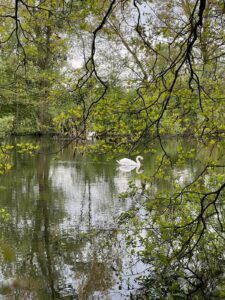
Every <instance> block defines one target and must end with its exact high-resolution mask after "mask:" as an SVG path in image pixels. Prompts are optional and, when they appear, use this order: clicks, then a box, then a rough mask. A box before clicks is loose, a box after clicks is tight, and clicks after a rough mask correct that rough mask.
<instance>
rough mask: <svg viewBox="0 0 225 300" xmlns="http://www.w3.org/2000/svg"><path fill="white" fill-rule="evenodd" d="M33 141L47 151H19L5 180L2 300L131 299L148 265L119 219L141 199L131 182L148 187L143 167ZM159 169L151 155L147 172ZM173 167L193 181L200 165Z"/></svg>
mask: <svg viewBox="0 0 225 300" xmlns="http://www.w3.org/2000/svg"><path fill="white" fill-rule="evenodd" d="M18 141H20V142H21V141H27V140H26V139H24V140H21V139H20V140H17V142H18ZM29 141H31V142H33V143H34V144H35V143H36V144H39V145H40V152H42V154H39V155H35V156H33V157H30V156H28V155H20V154H15V155H14V157H13V162H12V163H13V169H12V170H11V171H10V172H9V173H7V174H6V175H4V176H2V177H1V181H0V195H1V197H0V208H1V209H5V211H6V212H7V213H8V214H9V219H1V223H0V226H1V233H0V246H1V252H2V255H1V268H0V295H1V296H0V297H2V298H0V299H43V300H44V299H81V300H83V299H84V300H85V299H113V300H115V299H130V296H131V293H132V292H133V289H135V288H137V286H136V284H135V276H136V274H139V273H140V272H143V271H144V269H145V266H144V265H143V264H142V263H141V262H138V263H136V262H134V261H132V259H131V257H129V253H128V252H127V251H126V249H125V247H124V243H123V238H122V236H120V235H121V233H120V232H119V231H118V223H117V218H118V216H119V215H120V213H121V212H124V211H126V210H128V209H129V208H131V207H132V206H134V205H135V203H134V200H131V199H130V200H129V199H126V200H122V199H120V198H119V194H120V193H121V192H125V191H126V190H127V188H128V185H129V182H130V181H133V182H135V183H136V184H137V185H140V186H141V184H142V182H141V179H140V177H139V175H138V174H137V172H136V170H132V171H129V172H125V171H124V170H119V169H118V167H117V164H116V160H111V161H107V160H105V159H104V158H103V157H102V158H100V159H99V160H95V159H94V158H92V157H88V158H87V157H84V156H82V155H81V154H74V145H73V144H70V145H69V146H68V147H65V148H62V149H61V147H62V144H61V143H60V142H57V141H54V140H51V139H41V140H40V139H38V140H35V139H33V140H32V139H29ZM60 149H61V151H60ZM51 153H57V154H51ZM153 170H154V156H153V155H147V154H146V155H145V163H144V168H143V173H142V174H145V175H146V176H148V175H150V174H151V173H152V172H153ZM173 172H175V173H174V176H175V177H176V176H177V177H178V178H179V180H180V179H181V180H183V181H184V182H186V181H188V180H190V177H191V176H192V174H193V173H194V172H195V168H194V167H193V166H191V165H190V166H187V167H186V168H185V169H184V170H173ZM179 172H180V173H179ZM152 188H153V189H157V188H158V187H157V186H155V187H152Z"/></svg>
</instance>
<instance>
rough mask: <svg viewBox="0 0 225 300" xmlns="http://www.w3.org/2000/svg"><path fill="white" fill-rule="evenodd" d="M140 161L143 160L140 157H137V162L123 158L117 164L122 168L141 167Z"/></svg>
mask: <svg viewBox="0 0 225 300" xmlns="http://www.w3.org/2000/svg"><path fill="white" fill-rule="evenodd" d="M140 159H141V160H143V157H142V156H140V155H139V156H137V157H136V161H134V160H132V159H129V158H122V159H120V160H117V162H118V164H119V165H121V166H134V167H140V165H141V162H140Z"/></svg>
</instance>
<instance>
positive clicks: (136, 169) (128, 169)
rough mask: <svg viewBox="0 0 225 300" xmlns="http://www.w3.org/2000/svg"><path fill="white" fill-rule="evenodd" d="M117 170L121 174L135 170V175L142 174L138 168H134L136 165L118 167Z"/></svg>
mask: <svg viewBox="0 0 225 300" xmlns="http://www.w3.org/2000/svg"><path fill="white" fill-rule="evenodd" d="M117 169H118V170H119V171H121V172H131V171H132V170H135V171H136V173H137V174H141V173H143V170H140V166H136V165H133V166H132V165H129V166H126V165H120V166H119V167H118V168H117Z"/></svg>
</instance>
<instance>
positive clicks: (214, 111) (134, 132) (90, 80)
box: [0, 0, 225, 299]
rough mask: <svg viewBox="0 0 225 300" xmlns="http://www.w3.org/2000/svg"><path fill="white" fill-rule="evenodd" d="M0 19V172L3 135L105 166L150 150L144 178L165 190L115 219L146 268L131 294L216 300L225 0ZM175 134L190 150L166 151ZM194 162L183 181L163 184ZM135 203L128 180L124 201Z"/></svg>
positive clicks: (60, 6)
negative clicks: (34, 140) (46, 143)
mask: <svg viewBox="0 0 225 300" xmlns="http://www.w3.org/2000/svg"><path fill="white" fill-rule="evenodd" d="M0 20H1V22H0V54H1V56H0V75H1V77H0V78H1V79H0V108H1V109H0V135H1V138H2V144H1V150H2V153H1V154H0V159H1V165H0V166H1V172H2V173H3V172H5V171H6V170H8V169H10V162H9V160H10V158H9V152H10V151H11V150H12V146H11V145H9V144H6V143H4V138H6V137H7V136H9V135H27V134H38V135H45V134H46V135H47V134H48V135H49V138H52V137H53V136H54V137H56V138H61V139H68V140H73V141H76V142H77V146H76V147H77V148H76V149H77V151H80V152H81V153H83V154H88V153H94V154H100V153H104V154H107V155H108V158H109V159H111V158H112V157H115V156H117V157H118V156H120V155H122V154H124V153H126V154H137V153H139V151H140V148H141V149H143V148H144V150H142V151H144V152H145V151H146V152H151V151H152V153H153V152H154V147H153V145H154V143H158V144H159V146H160V147H159V151H158V153H157V155H156V164H157V168H156V169H157V171H156V172H155V174H153V175H152V177H151V178H144V179H145V181H146V182H147V183H152V182H155V181H157V180H159V179H161V178H167V180H170V182H171V189H170V191H168V190H167V191H163V192H162V191H161V192H160V193H153V192H152V191H151V190H148V189H147V188H146V190H144V192H143V191H142V195H141V196H142V197H144V198H145V202H144V204H143V202H142V205H141V206H140V205H139V206H137V207H135V208H134V209H133V210H131V211H128V212H126V213H124V214H122V215H121V217H120V221H119V223H120V225H121V227H122V228H124V229H126V226H128V228H129V234H128V235H127V238H126V240H127V244H128V247H131V248H132V249H131V253H136V248H135V246H136V244H137V243H138V244H141V245H142V249H143V250H142V251H139V253H138V255H139V257H140V259H142V260H143V261H145V262H146V263H147V264H149V265H150V269H151V273H150V275H145V276H140V279H139V280H140V284H141V289H140V290H139V291H137V293H139V294H138V295H137V299H141V298H140V297H146V298H143V299H224V297H225V285H224V267H225V262H224V244H225V243H224V238H225V236H224V226H225V219H224V200H225V197H224V196H225V192H224V188H225V175H224V166H225V162H224V154H225V151H224V148H225V141H224V136H225V118H224V116H225V105H224V104H225V93H224V84H225V79H224V63H225V3H224V1H221V0H191V1H186V0H168V1H163V0H157V1H156V0H151V1H150V0H149V1H148V0H146V1H142V0H133V1H131V0H105V1H103V0H97V1H89V0H84V1H74V0H58V1H57V0H1V3H0ZM93 132H94V134H95V137H96V140H95V142H94V143H86V140H87V139H88V137H89V135H90V133H93ZM178 136H179V137H185V139H186V141H187V143H189V144H190V149H189V151H184V149H183V148H182V147H180V148H179V149H178V151H177V152H176V153H170V152H169V151H167V147H166V142H165V140H168V139H172V137H178ZM193 140H194V141H195V145H197V146H195V147H191V144H192V143H191V141H193ZM17 148H18V149H17V150H18V151H20V152H26V151H28V152H33V151H35V150H36V147H35V146H33V145H31V144H30V145H29V144H27V145H22V144H21V145H17ZM194 157H195V159H196V160H198V161H200V167H199V170H198V173H197V174H196V177H195V178H193V180H192V181H191V182H190V183H189V184H188V185H185V186H181V185H180V184H179V183H178V182H177V181H174V180H173V179H172V178H169V175H168V172H167V170H168V168H170V167H171V166H182V164H184V162H185V161H186V160H191V159H193V158H194ZM196 157H197V158H196ZM143 194H144V196H143ZM141 196H140V191H138V189H137V187H135V185H131V187H130V190H129V191H128V192H127V193H126V194H124V195H122V196H121V197H123V198H124V199H125V198H126V197H137V198H138V197H141ZM143 209H144V210H145V217H140V215H141V214H142V213H143ZM143 229H144V230H145V234H144V235H143V234H141V231H142V230H143ZM131 230H133V232H132V234H131V233H130V231H131ZM136 254H137V253H136ZM143 295H144V296H143ZM134 297H135V296H134Z"/></svg>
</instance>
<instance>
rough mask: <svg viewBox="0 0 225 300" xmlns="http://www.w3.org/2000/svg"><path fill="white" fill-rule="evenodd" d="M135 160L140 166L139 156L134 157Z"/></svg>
mask: <svg viewBox="0 0 225 300" xmlns="http://www.w3.org/2000/svg"><path fill="white" fill-rule="evenodd" d="M136 162H137V165H138V167H140V165H141V162H140V158H139V157H136Z"/></svg>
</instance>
